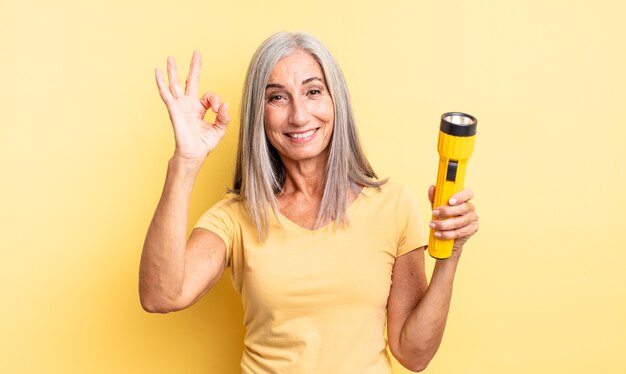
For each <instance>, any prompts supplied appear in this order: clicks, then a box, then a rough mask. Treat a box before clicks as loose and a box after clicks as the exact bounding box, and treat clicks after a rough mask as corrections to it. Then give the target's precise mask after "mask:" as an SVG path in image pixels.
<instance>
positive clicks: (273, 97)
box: [266, 94, 285, 103]
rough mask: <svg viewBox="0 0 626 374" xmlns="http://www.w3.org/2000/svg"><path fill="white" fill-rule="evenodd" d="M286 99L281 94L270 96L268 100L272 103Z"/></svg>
mask: <svg viewBox="0 0 626 374" xmlns="http://www.w3.org/2000/svg"><path fill="white" fill-rule="evenodd" d="M284 99H285V97H284V96H283V95H281V94H272V95H269V96H268V97H267V99H266V100H267V101H268V102H270V103H271V102H274V101H278V100H284Z"/></svg>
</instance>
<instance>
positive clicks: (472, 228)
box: [435, 222, 478, 240]
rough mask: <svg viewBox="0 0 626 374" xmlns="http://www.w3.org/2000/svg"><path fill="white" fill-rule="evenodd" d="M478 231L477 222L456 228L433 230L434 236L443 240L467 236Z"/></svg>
mask: <svg viewBox="0 0 626 374" xmlns="http://www.w3.org/2000/svg"><path fill="white" fill-rule="evenodd" d="M476 231H478V222H472V223H471V224H469V225H467V226H463V227H461V228H459V229H456V230H447V231H435V236H436V237H437V238H439V239H443V240H451V239H465V238H469V237H471V236H472V235H474V233H476Z"/></svg>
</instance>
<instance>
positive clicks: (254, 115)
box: [232, 32, 386, 241]
mask: <svg viewBox="0 0 626 374" xmlns="http://www.w3.org/2000/svg"><path fill="white" fill-rule="evenodd" d="M297 51H305V52H307V53H309V54H310V55H311V56H312V57H313V58H314V59H315V60H316V61H317V63H318V64H319V65H320V67H321V68H322V71H323V73H324V79H325V80H326V85H327V87H328V90H329V93H330V96H331V98H332V100H333V104H334V108H335V109H334V110H335V122H334V129H333V135H332V140H331V142H330V144H329V147H330V152H329V157H328V163H327V165H326V173H325V175H326V180H325V183H324V194H323V197H322V202H321V205H320V208H319V211H318V212H317V220H316V227H319V226H320V225H321V224H322V223H323V222H331V221H333V220H334V221H336V222H338V223H340V224H347V223H348V216H347V208H348V206H347V205H348V197H349V195H348V191H349V190H352V191H353V192H354V193H358V192H359V190H360V189H361V188H362V187H366V186H369V187H379V186H381V185H383V184H384V183H385V182H386V180H377V176H376V173H374V170H373V169H372V167H371V166H370V164H369V162H368V161H367V158H366V157H365V154H364V153H363V151H362V149H361V143H360V141H359V137H358V133H357V129H356V125H355V120H354V115H353V114H352V105H351V103H350V96H349V94H348V87H347V85H346V82H345V79H344V77H343V73H342V72H341V69H340V68H339V65H338V64H337V62H336V61H335V59H334V58H333V56H332V55H331V54H330V51H329V50H328V49H327V48H326V47H325V46H324V45H323V44H322V43H321V42H320V41H318V40H317V39H315V38H314V37H313V36H311V35H309V34H307V33H302V32H298V33H286V32H281V33H277V34H274V35H272V36H271V37H270V38H268V39H267V40H265V42H263V43H262V44H261V46H260V47H259V49H258V50H257V51H256V53H255V54H254V56H253V57H252V60H251V61H250V66H249V67H248V73H247V75H246V80H245V84H244V89H243V97H242V102H241V128H240V132H239V144H238V149H237V163H236V167H235V176H234V182H233V189H232V192H234V193H236V194H238V199H240V200H243V201H244V203H245V206H246V208H247V210H248V214H249V216H250V219H251V221H252V223H253V224H254V225H255V226H256V228H257V231H258V233H259V238H260V240H261V241H264V240H265V239H266V238H267V235H268V230H269V221H270V210H271V211H272V213H274V214H275V213H276V211H277V209H278V207H277V206H278V205H277V202H276V193H278V192H279V191H280V190H281V189H282V186H283V183H284V181H285V170H284V167H283V164H282V161H281V159H280V157H279V155H278V152H277V151H276V149H275V148H274V147H273V146H272V145H271V144H270V142H269V141H268V139H267V137H266V135H265V126H264V112H265V88H266V85H267V82H268V80H269V76H270V73H271V72H272V69H273V68H274V66H275V65H276V63H277V62H278V61H279V60H280V59H282V58H284V57H287V56H289V55H291V54H293V53H294V52H297Z"/></svg>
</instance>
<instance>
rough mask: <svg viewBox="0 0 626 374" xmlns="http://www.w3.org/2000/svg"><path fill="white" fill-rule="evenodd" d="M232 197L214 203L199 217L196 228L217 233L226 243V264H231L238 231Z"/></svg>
mask: <svg viewBox="0 0 626 374" xmlns="http://www.w3.org/2000/svg"><path fill="white" fill-rule="evenodd" d="M232 203H233V201H232V198H230V197H229V196H228V195H227V196H226V197H225V198H224V199H222V200H221V201H220V202H218V203H217V204H215V205H213V206H212V207H211V208H210V209H209V210H207V211H206V213H204V214H203V215H202V216H201V217H200V218H199V219H198V222H197V223H196V225H195V226H194V228H203V229H206V230H209V231H211V232H213V233H215V234H216V235H217V236H219V237H220V238H221V239H222V240H223V241H224V244H226V264H227V266H231V262H232V253H233V243H234V238H235V233H236V226H235V219H234V218H233V210H232Z"/></svg>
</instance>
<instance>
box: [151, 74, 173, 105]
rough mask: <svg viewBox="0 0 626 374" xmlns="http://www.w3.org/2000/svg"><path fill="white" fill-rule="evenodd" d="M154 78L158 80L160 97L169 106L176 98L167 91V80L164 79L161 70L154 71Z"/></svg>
mask: <svg viewBox="0 0 626 374" xmlns="http://www.w3.org/2000/svg"><path fill="white" fill-rule="evenodd" d="M154 77H155V78H156V83H157V87H158V88H159V95H160V96H161V99H162V100H163V102H165V104H169V103H170V102H171V101H172V100H174V97H173V96H172V93H171V92H170V91H169V90H168V89H167V84H166V83H165V79H163V72H162V71H161V69H159V68H156V69H154Z"/></svg>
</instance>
